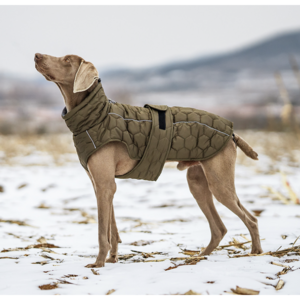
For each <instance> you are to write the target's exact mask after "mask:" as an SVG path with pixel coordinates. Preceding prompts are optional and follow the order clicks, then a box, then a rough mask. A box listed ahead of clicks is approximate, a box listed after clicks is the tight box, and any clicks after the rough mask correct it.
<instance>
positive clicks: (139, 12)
mask: <svg viewBox="0 0 300 300" xmlns="http://www.w3.org/2000/svg"><path fill="white" fill-rule="evenodd" d="M299 16H300V6H101V5H100V6H0V39H1V43H0V45H1V47H0V54H1V56H0V57H1V58H0V73H9V74H11V75H19V76H28V77H37V76H39V74H38V73H37V71H36V70H35V68H34V62H33V57H34V54H35V53H36V52H39V53H44V54H50V55H53V56H64V55H66V54H76V55H79V56H81V57H83V58H84V59H85V60H87V61H91V62H92V63H93V64H94V65H95V66H97V68H98V70H99V73H101V70H102V71H105V70H107V69H109V68H117V67H124V68H144V67H155V66H158V65H160V64H164V63H168V62H173V61H177V60H188V59H192V58H195V57H201V56H206V55H212V54H217V53H223V52H228V51H232V50H236V49H239V48H242V47H245V46H248V45H251V44H252V43H255V42H258V41H261V40H263V39H265V38H268V37H270V36H272V35H276V34H278V33H282V32H285V31H290V30H300V18H299Z"/></svg>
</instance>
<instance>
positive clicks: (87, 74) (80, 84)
mask: <svg viewBox="0 0 300 300" xmlns="http://www.w3.org/2000/svg"><path fill="white" fill-rule="evenodd" d="M98 78H99V74H98V71H97V69H96V68H95V66H94V65H93V64H92V63H90V62H87V61H84V60H82V61H81V64H80V66H79V68H78V70H77V73H76V75H75V79H74V87H73V93H79V92H84V91H86V90H87V89H89V88H90V87H91V86H92V85H93V83H94V82H95V80H97V79H98Z"/></svg>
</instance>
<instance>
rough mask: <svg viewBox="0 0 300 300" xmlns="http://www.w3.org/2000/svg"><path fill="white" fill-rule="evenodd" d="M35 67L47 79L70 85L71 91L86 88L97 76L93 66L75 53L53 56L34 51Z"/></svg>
mask: <svg viewBox="0 0 300 300" xmlns="http://www.w3.org/2000/svg"><path fill="white" fill-rule="evenodd" d="M34 62H35V68H36V69H37V71H38V72H40V73H41V74H42V75H43V76H44V77H45V78H46V79H47V80H48V81H53V82H55V83H56V84H57V85H59V86H61V85H62V86H72V91H73V93H78V92H83V91H86V90H88V89H89V88H90V87H91V86H92V85H93V84H94V82H95V81H96V80H97V79H98V78H99V75H98V71H97V69H96V68H95V66H94V65H93V64H92V63H90V62H87V61H85V60H84V59H83V58H81V57H79V56H77V55H66V56H63V57H55V56H50V55H46V54H40V53H36V54H35V56H34Z"/></svg>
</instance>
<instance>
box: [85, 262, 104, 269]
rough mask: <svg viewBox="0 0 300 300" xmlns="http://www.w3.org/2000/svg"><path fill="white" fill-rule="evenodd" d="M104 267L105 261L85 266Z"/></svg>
mask: <svg viewBox="0 0 300 300" xmlns="http://www.w3.org/2000/svg"><path fill="white" fill-rule="evenodd" d="M102 267H104V263H94V264H88V265H86V266H85V268H102Z"/></svg>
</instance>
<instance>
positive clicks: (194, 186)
mask: <svg viewBox="0 0 300 300" xmlns="http://www.w3.org/2000/svg"><path fill="white" fill-rule="evenodd" d="M187 181H188V184H189V188H190V191H191V193H192V195H193V196H194V198H195V199H196V201H197V203H198V205H199V207H200V209H201V210H202V211H203V213H204V215H205V217H206V218H207V220H208V223H209V227H210V230H211V240H210V243H209V244H208V246H207V247H206V248H205V250H204V251H203V252H202V253H201V254H200V255H209V254H210V253H211V252H212V251H213V250H214V249H215V248H216V247H217V246H218V245H219V243H220V241H221V240H222V238H223V237H224V235H225V234H226V232H227V229H226V227H225V225H224V224H223V222H222V220H221V218H220V216H219V214H218V212H217V210H216V208H215V205H214V203H213V198H212V193H211V191H210V190H209V187H208V183H207V180H206V177H205V174H204V172H203V169H202V167H201V165H197V166H194V167H190V168H189V169H188V171H187Z"/></svg>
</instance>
